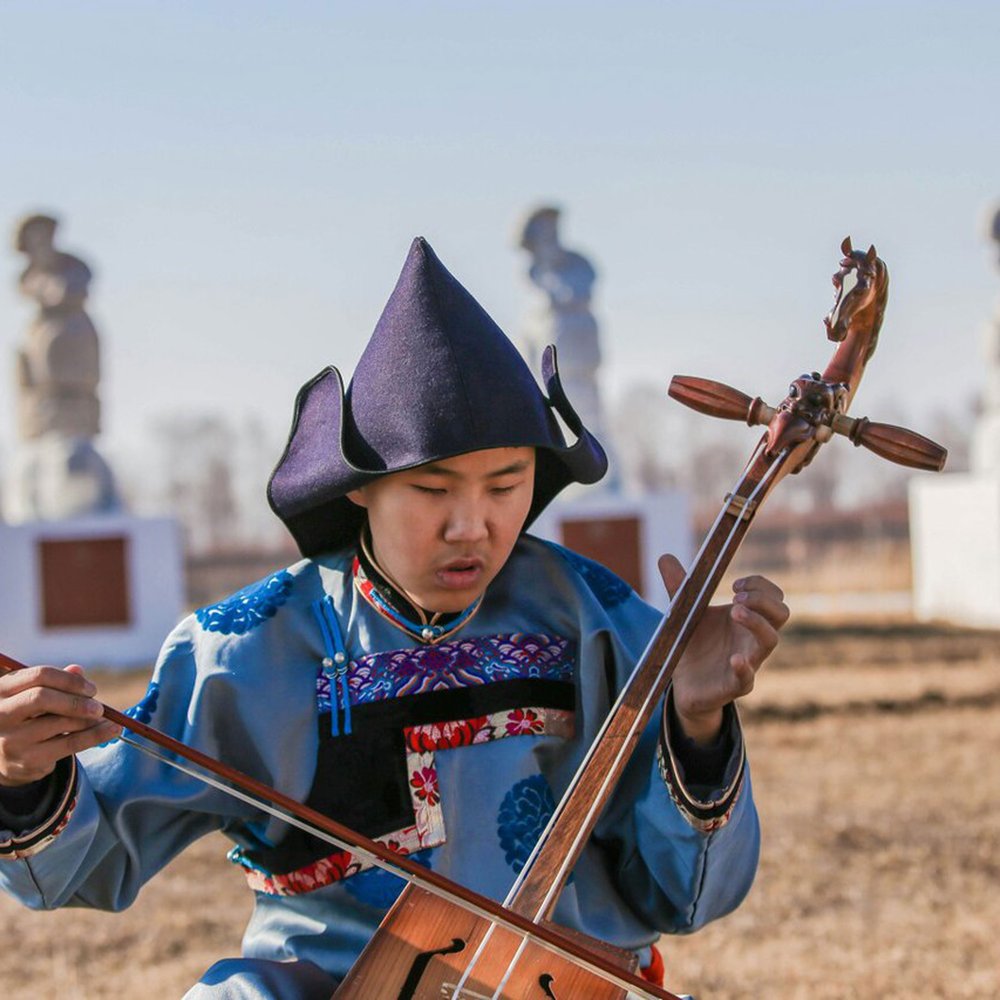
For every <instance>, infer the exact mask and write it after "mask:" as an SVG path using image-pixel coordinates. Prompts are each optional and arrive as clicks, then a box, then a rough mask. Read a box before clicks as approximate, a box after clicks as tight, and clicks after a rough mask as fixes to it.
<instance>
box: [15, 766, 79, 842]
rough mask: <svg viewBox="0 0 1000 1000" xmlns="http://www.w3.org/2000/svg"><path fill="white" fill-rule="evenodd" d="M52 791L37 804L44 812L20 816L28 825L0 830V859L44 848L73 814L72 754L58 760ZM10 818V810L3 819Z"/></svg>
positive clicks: (74, 769)
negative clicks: (36, 814) (16, 828)
mask: <svg viewBox="0 0 1000 1000" xmlns="http://www.w3.org/2000/svg"><path fill="white" fill-rule="evenodd" d="M53 779H54V780H53V784H52V791H51V792H50V793H47V794H46V795H45V798H44V800H43V802H42V803H41V805H40V806H39V808H38V810H37V811H38V812H43V811H44V816H43V817H42V818H41V819H39V820H36V818H35V815H34V814H33V815H31V816H25V817H22V818H23V819H24V820H25V821H26V822H27V823H29V824H30V826H29V828H28V829H21V830H19V831H16V832H13V831H2V830H0V861H9V860H14V859H17V858H27V857H31V855H33V854H37V853H38V852H39V851H41V850H43V849H44V848H46V847H47V846H48V845H49V844H51V843H52V841H53V840H55V838H56V837H58V836H59V834H60V833H61V832H62V830H63V828H64V827H65V826H66V824H67V823H68V822H69V818H70V816H71V815H72V814H73V808H74V807H75V805H76V791H77V764H76V758H75V757H67V758H65V759H64V760H61V761H59V763H58V764H57V765H56V770H55V773H54V775H53ZM11 818H13V817H11V816H10V815H9V810H7V811H6V813H5V814H4V816H3V819H4V822H5V823H6V822H9V820H10V819H11Z"/></svg>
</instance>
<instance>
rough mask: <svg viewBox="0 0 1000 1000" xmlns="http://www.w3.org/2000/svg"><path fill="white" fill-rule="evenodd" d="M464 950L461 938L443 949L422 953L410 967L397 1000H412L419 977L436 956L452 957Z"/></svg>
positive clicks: (453, 940)
mask: <svg viewBox="0 0 1000 1000" xmlns="http://www.w3.org/2000/svg"><path fill="white" fill-rule="evenodd" d="M463 948H465V942H464V941H463V940H462V939H461V938H452V940H451V944H450V945H448V946H447V947H445V948H437V949H436V950H434V951H422V952H420V954H419V955H417V957H416V958H415V959H414V960H413V965H411V966H410V974H409V975H408V976H407V977H406V982H404V983H403V988H402V989H401V990H400V991H399V1000H413V996H414V994H415V993H416V992H417V987H418V986H419V985H420V977H421V976H423V974H424V972H425V971H426V970H427V966H428V965H429V964H430V961H431V959H432V958H434V957H435V956H436V955H454V954H456V953H457V952H460V951H462V949H463Z"/></svg>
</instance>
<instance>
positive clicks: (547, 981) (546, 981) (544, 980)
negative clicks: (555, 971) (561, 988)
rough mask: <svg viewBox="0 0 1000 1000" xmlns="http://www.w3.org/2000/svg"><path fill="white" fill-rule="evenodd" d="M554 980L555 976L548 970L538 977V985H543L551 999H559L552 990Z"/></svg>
mask: <svg viewBox="0 0 1000 1000" xmlns="http://www.w3.org/2000/svg"><path fill="white" fill-rule="evenodd" d="M554 982H555V978H554V977H553V976H550V975H549V974H548V973H547V972H546V973H543V974H542V975H540V976H539V977H538V985H539V986H541V988H542V990H543V991H544V992H545V995H546V996H547V997H548V998H549V1000H559V998H558V997H557V996H556V995H555V993H553V992H552V984H553V983H554Z"/></svg>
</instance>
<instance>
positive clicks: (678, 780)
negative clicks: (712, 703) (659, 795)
mask: <svg viewBox="0 0 1000 1000" xmlns="http://www.w3.org/2000/svg"><path fill="white" fill-rule="evenodd" d="M672 716H673V688H672V687H671V688H669V689H668V690H667V695H666V697H665V698H664V701H663V716H662V722H661V725H660V739H659V746H658V747H657V762H658V764H659V769H660V777H661V778H662V779H663V782H664V784H665V785H666V786H667V791H668V792H669V793H670V798H671V799H673V801H674V804H675V805H676V806H677V808H678V809H679V810H680V812H681V815H682V816H683V817H684V818H685V819H686V820H687V821H688V823H690V824H691V826H693V827H694V828H695V829H697V830H700V831H701V832H702V833H711V832H712V831H713V830H719V829H721V828H722V827H724V826H725V825H726V823H728V822H729V817H730V816H731V815H732V812H733V807H734V806H735V805H736V802H737V800H738V799H739V796H740V789H741V788H742V787H743V775H744V772H745V771H746V747H745V745H744V742H743V730H742V727H741V726H740V719H739V713H738V711H737V709H736V706H735V705H734V704H729V705H727V706H726V707H725V709H724V710H723V717H722V733H721V734H720V745H725V744H726V743H728V745H729V747H731V750H730V753H729V755H728V760H727V761H726V766H725V768H724V769H722V775H721V779H722V780H721V782H720V783H719V786H718V787H717V788H714V789H707V788H705V787H704V786H699V785H693V784H692V783H691V782H690V781H689V780H687V779H686V774H685V769H684V765H683V762H682V757H683V756H684V752H683V751H682V752H679V751H678V743H679V740H681V739H683V738H684V737H683V734H682V733H680V732H678V731H676V726H675V724H673V723H672V721H671V720H672ZM708 752H709V754H711V753H712V752H713V751H711V750H710V751H708ZM687 753H688V755H690V750H688V751H687Z"/></svg>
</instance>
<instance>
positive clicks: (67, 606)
mask: <svg viewBox="0 0 1000 1000" xmlns="http://www.w3.org/2000/svg"><path fill="white" fill-rule="evenodd" d="M37 545H38V549H37V551H38V566H39V577H40V581H41V587H40V589H41V595H40V596H41V610H42V615H41V620H42V626H43V627H44V628H72V627H78V626H82V625H128V624H130V623H131V620H132V618H131V612H130V607H129V586H128V584H129V581H128V563H127V559H126V557H127V555H128V550H127V540H126V539H125V538H124V537H120V536H119V537H111V538H67V539H39V540H38V543H37Z"/></svg>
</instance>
